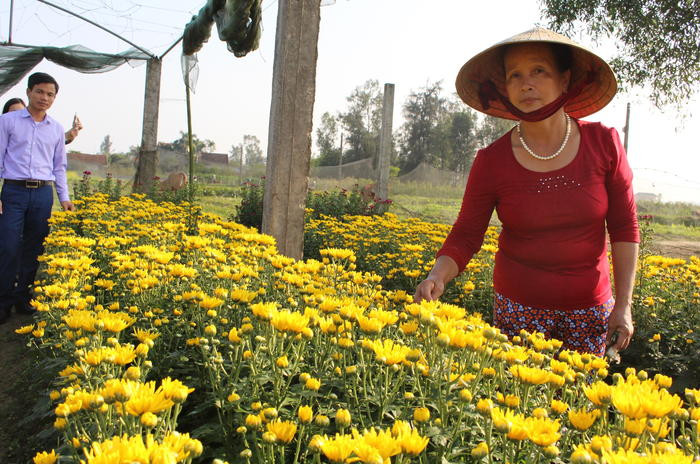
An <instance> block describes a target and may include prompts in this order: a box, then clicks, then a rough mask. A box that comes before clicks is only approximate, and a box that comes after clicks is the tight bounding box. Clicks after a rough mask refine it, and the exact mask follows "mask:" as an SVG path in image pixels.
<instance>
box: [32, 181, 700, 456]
mask: <svg viewBox="0 0 700 464" xmlns="http://www.w3.org/2000/svg"><path fill="white" fill-rule="evenodd" d="M79 206H80V207H79V210H78V212H76V213H59V214H56V215H54V217H53V218H52V233H51V235H50V236H49V237H48V239H47V245H46V253H45V254H44V256H43V257H42V258H41V259H42V260H43V261H44V264H45V270H44V274H43V280H42V281H41V282H40V283H39V286H38V287H37V289H36V290H37V298H36V300H35V301H34V303H33V304H34V305H35V306H36V308H37V310H38V314H37V316H36V320H35V324H33V325H30V326H27V327H23V328H21V329H19V332H21V333H25V334H26V336H27V337H28V339H29V340H30V341H31V345H32V346H33V350H34V351H35V352H36V353H38V354H39V356H40V357H41V358H42V359H44V360H45V362H46V363H47V364H51V365H59V367H58V368H57V369H55V382H54V388H53V389H52V390H51V391H50V392H47V395H48V396H49V397H50V400H51V406H50V408H51V411H52V413H53V415H54V420H55V421H54V428H55V430H56V431H57V432H56V437H57V444H56V446H54V447H48V446H47V449H44V450H37V454H36V456H35V458H34V462H35V463H53V462H57V460H58V462H61V463H79V462H84V463H95V464H97V463H99V464H107V463H123V462H129V463H131V462H138V463H159V464H160V463H181V462H182V463H190V462H212V460H214V462H218V463H222V462H225V461H228V462H244V463H275V462H280V463H282V462H283V463H296V462H315V463H321V462H323V463H330V462H332V463H346V462H348V463H349V462H363V463H389V462H393V463H408V462H422V463H458V462H489V463H495V462H498V463H504V462H509V463H512V464H515V463H534V462H542V463H545V462H552V463H557V462H575V463H584V462H585V463H589V462H599V463H602V462H605V463H626V462H630V463H631V462H634V463H638V462H639V463H647V462H648V463H692V462H694V460H697V456H698V455H699V454H700V436H699V435H698V420H700V389H698V385H697V384H695V385H690V386H689V387H688V388H683V389H682V391H679V392H677V393H676V392H675V390H674V385H673V380H672V379H671V378H670V377H668V376H665V375H662V374H656V375H652V374H653V372H652V371H650V372H651V373H648V372H647V371H644V370H635V369H632V368H630V369H627V371H626V372H625V373H624V375H622V374H615V375H612V376H611V379H609V380H610V382H609V383H606V382H604V381H603V380H605V379H608V378H609V377H610V376H609V369H610V368H611V366H608V364H607V362H606V360H604V359H601V358H596V357H593V356H589V355H580V354H578V353H575V352H569V351H560V350H559V348H560V346H561V344H560V342H558V341H555V340H552V341H548V340H544V339H543V338H542V337H541V336H538V334H527V333H522V334H521V336H520V337H516V338H515V339H513V340H511V341H509V340H508V339H507V338H506V337H505V336H503V335H502V334H500V333H499V331H498V330H497V329H495V328H493V327H491V326H490V325H489V324H488V323H487V322H486V321H485V318H484V317H483V316H482V314H481V312H479V311H476V312H475V311H474V310H473V307H474V306H479V305H481V306H483V305H484V304H486V303H485V302H486V301H487V300H488V298H489V295H490V287H489V284H488V282H489V280H488V274H489V273H490V269H491V266H492V263H491V258H492V254H493V252H494V251H495V249H496V248H495V236H494V235H493V232H491V233H490V235H489V237H488V238H487V241H486V244H485V246H484V248H483V250H482V251H481V252H480V254H479V256H478V257H477V260H475V261H474V263H473V264H472V265H471V267H470V269H469V270H468V272H466V273H465V275H464V276H463V277H461V278H460V279H461V280H458V281H457V283H456V285H455V286H454V288H455V290H453V291H452V293H450V294H449V295H447V300H446V301H449V302H443V303H436V302H433V303H422V304H414V303H412V298H411V296H410V294H411V293H412V289H413V286H414V284H415V283H416V281H417V280H418V279H420V276H421V275H422V274H423V273H425V269H426V268H428V267H429V266H430V264H431V263H430V260H431V259H432V258H431V255H432V254H433V253H434V250H435V247H436V246H439V243H440V242H441V241H442V237H444V235H445V234H446V233H447V229H446V228H442V226H435V225H429V226H428V225H425V224H421V223H419V222H417V221H415V222H411V221H407V222H401V221H398V220H397V219H396V218H395V217H393V216H391V215H382V216H375V217H372V218H365V219H362V218H361V217H359V218H350V219H348V221H345V222H333V221H331V220H326V219H321V220H318V221H316V222H313V221H312V223H310V224H309V231H308V234H309V236H308V240H307V242H308V243H309V250H307V254H308V255H309V256H311V255H314V254H315V255H316V256H317V257H318V259H307V260H306V261H299V262H297V261H294V260H291V259H289V258H286V257H283V256H280V255H279V254H277V252H276V248H275V246H274V240H273V239H272V238H270V237H267V236H264V235H261V234H258V233H257V232H255V231H254V230H252V229H248V228H246V227H244V226H241V225H238V224H235V223H232V222H226V221H224V220H222V219H221V218H219V217H216V216H213V215H207V214H201V215H199V216H196V217H195V219H196V221H195V220H193V216H192V211H191V209H188V208H186V207H183V206H177V205H174V204H168V203H161V204H155V203H153V202H150V201H148V200H145V199H143V198H142V197H138V196H131V197H122V198H121V199H119V200H117V201H110V200H109V199H108V198H107V197H106V196H104V195H99V194H98V195H95V196H93V197H91V198H89V199H86V200H85V201H84V202H82V204H81V205H79ZM324 221H326V222H324ZM362 221H371V222H362ZM386 240H390V241H391V242H392V244H390V243H389V242H387V241H386ZM657 261H658V260H657ZM647 264H648V265H649V266H654V271H653V272H652V271H650V274H649V275H648V276H647V273H646V272H645V273H644V276H646V277H645V278H646V279H647V281H646V282H643V283H642V284H641V285H642V288H643V289H646V288H648V289H653V288H658V292H661V291H662V287H664V285H666V284H664V280H663V279H668V281H669V282H675V283H676V284H677V285H682V286H685V287H687V288H688V289H689V290H688V291H689V292H690V293H687V294H685V293H684V294H682V295H679V294H678V293H675V294H674V295H673V296H671V295H670V294H667V293H657V294H656V298H655V300H654V301H653V302H650V301H647V302H646V303H643V307H644V308H646V309H644V310H645V311H646V312H647V313H649V316H648V317H649V319H652V316H651V315H650V314H651V313H652V311H653V312H655V313H656V314H661V313H662V308H663V307H666V306H669V301H671V299H672V298H673V300H672V301H676V300H678V299H679V298H686V299H687V304H688V305H689V306H690V307H692V306H693V305H697V298H698V295H697V292H698V288H697V282H698V263H697V262H692V263H685V262H684V263H683V264H681V263H678V264H674V263H671V262H668V263H667V262H664V261H658V262H656V261H655V262H654V263H653V264H652V263H647ZM647 264H645V266H646V265H647ZM683 279H687V280H688V282H686V281H685V280H683ZM693 279H695V280H693ZM682 280H683V281H682ZM668 285H670V284H668ZM655 286H656V287H655ZM693 286H695V287H693ZM685 287H683V288H685ZM663 291H672V290H671V289H668V288H663ZM649 296H652V297H653V296H655V295H649ZM644 298H647V296H645V297H644ZM662 300H664V301H663V302H662ZM454 303H456V304H454ZM465 308H467V309H465ZM479 310H480V311H481V309H479ZM688 317H693V316H689V314H686V323H687V321H688V319H687V318H688ZM694 317H697V316H694ZM691 327H694V326H691ZM671 336H672V335H667V334H665V333H664V334H661V333H659V337H658V340H655V341H653V342H652V343H653V344H654V346H655V348H654V349H656V350H657V352H659V353H661V352H662V351H661V350H663V349H665V345H662V343H666V340H667V338H669V337H671ZM673 336H675V335H673ZM696 336H697V335H696V334H695V333H694V332H691V333H687V332H686V333H683V334H682V337H683V339H684V340H695V339H696V338H695V337H696ZM652 338H654V337H652ZM694 346H697V345H694V344H693V343H687V342H686V343H685V344H684V345H683V349H689V348H687V347H694ZM684 353H685V352H684Z"/></svg>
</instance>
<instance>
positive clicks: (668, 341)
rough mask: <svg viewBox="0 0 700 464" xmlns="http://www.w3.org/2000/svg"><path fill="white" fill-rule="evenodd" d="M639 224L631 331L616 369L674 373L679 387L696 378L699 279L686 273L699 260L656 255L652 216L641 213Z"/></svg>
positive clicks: (699, 337) (699, 336) (698, 364)
mask: <svg viewBox="0 0 700 464" xmlns="http://www.w3.org/2000/svg"><path fill="white" fill-rule="evenodd" d="M640 229H641V236H642V240H641V243H640V254H639V263H640V264H639V270H638V271H637V281H636V282H635V290H634V299H633V318H634V322H635V334H634V338H633V339H632V343H631V344H630V346H629V347H628V349H627V350H626V351H625V352H623V353H622V364H621V365H620V366H618V368H617V369H616V370H618V371H624V368H626V367H637V368H639V367H643V368H644V369H647V370H649V371H650V372H659V373H662V374H664V375H667V376H672V377H676V382H677V385H676V386H675V388H676V389H677V390H679V391H680V390H681V389H682V388H683V387H687V386H693V385H696V384H697V379H699V378H700V332H697V329H698V327H700V312H699V311H698V301H699V299H698V297H697V288H698V287H697V285H698V281H696V280H694V278H693V274H692V272H689V271H690V268H691V267H693V266H694V267H696V268H697V266H698V265H700V261H698V258H691V263H689V264H687V263H686V261H685V260H683V259H674V258H665V257H661V256H654V255H653V253H652V251H651V250H652V241H653V236H654V227H653V223H652V217H651V216H648V215H646V216H640ZM693 260H694V261H693ZM685 268H687V269H685Z"/></svg>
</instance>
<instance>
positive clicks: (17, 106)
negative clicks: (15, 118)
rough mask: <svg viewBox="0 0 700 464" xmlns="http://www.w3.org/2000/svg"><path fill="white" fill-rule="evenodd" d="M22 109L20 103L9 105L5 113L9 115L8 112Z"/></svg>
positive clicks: (22, 106)
mask: <svg viewBox="0 0 700 464" xmlns="http://www.w3.org/2000/svg"><path fill="white" fill-rule="evenodd" d="M22 109H24V104H22V103H15V104H12V105H10V107H9V108H8V109H7V112H8V113H9V112H10V111H17V110H22Z"/></svg>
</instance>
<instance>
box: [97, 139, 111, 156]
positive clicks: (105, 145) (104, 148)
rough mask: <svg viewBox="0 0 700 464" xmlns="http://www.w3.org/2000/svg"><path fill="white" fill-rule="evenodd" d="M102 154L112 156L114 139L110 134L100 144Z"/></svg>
mask: <svg viewBox="0 0 700 464" xmlns="http://www.w3.org/2000/svg"><path fill="white" fill-rule="evenodd" d="M100 154H101V155H107V156H109V155H111V154H112V139H111V137H110V136H109V134H107V135H105V138H104V140H102V143H101V144H100Z"/></svg>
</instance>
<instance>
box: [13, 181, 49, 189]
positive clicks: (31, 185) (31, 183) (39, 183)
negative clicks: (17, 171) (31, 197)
mask: <svg viewBox="0 0 700 464" xmlns="http://www.w3.org/2000/svg"><path fill="white" fill-rule="evenodd" d="M5 183H6V184H14V185H21V186H22V187H26V188H29V189H35V188H39V187H43V186H44V185H53V181H52V180H37V179H5Z"/></svg>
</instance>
